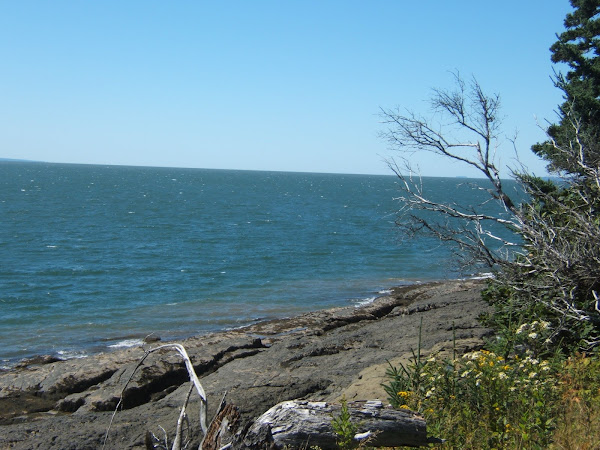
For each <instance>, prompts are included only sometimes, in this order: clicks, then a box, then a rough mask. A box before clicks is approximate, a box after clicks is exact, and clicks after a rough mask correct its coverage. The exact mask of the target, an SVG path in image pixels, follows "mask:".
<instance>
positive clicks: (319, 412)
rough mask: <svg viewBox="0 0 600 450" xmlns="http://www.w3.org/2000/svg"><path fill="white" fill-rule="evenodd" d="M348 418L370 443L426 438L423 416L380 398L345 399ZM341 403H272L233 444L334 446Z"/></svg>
mask: <svg viewBox="0 0 600 450" xmlns="http://www.w3.org/2000/svg"><path fill="white" fill-rule="evenodd" d="M347 406H348V412H349V413H350V421H351V422H352V423H353V424H355V426H356V429H357V434H356V436H355V439H356V440H357V441H359V442H364V443H368V445H369V446H384V447H399V446H412V447H420V446H425V445H427V444H429V443H431V442H439V440H437V439H428V438H427V430H426V424H425V419H424V418H423V417H422V416H420V415H419V414H417V413H415V412H413V411H408V410H395V409H392V408H391V407H390V406H387V407H386V406H384V405H383V404H382V403H381V402H380V401H378V400H377V401H366V402H348V405H347ZM340 411H341V405H336V404H330V403H325V402H309V401H302V400H294V401H286V402H283V403H279V404H278V405H275V406H274V407H273V408H271V409H270V410H268V411H267V412H266V413H264V414H263V415H262V416H260V417H259V418H258V419H257V420H256V421H255V422H254V423H253V424H252V425H251V427H250V428H249V430H248V432H247V433H246V435H245V436H244V439H243V444H242V443H240V444H238V445H234V446H233V447H232V448H276V449H281V448H284V447H287V448H309V447H310V446H318V447H320V448H322V449H329V448H331V449H333V448H337V446H336V441H337V439H338V436H337V435H336V434H335V432H334V430H333V427H332V424H331V422H332V419H333V418H334V417H338V416H339V415H340Z"/></svg>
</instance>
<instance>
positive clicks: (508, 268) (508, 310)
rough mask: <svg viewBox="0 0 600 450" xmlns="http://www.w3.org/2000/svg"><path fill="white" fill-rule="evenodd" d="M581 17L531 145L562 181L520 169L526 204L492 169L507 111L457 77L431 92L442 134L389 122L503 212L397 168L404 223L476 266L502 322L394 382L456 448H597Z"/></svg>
mask: <svg viewBox="0 0 600 450" xmlns="http://www.w3.org/2000/svg"><path fill="white" fill-rule="evenodd" d="M571 5H572V6H573V8H574V11H573V12H572V13H570V14H568V15H567V17H566V19H565V27H566V31H565V32H563V33H562V34H560V35H558V41H557V42H556V43H555V44H554V45H553V46H552V47H551V52H552V60H553V61H554V62H556V63H564V64H566V67H568V70H567V72H566V73H564V74H562V73H558V74H556V77H555V83H556V86H557V87H558V88H559V89H561V90H562V92H563V93H564V99H565V101H564V103H563V104H562V105H560V106H559V110H558V121H557V123H556V124H552V125H550V126H549V127H548V130H547V140H546V141H545V142H542V143H539V144H536V145H534V146H533V147H532V150H533V151H534V152H535V153H536V154H537V155H539V156H540V157H541V158H543V159H544V160H545V161H546V162H547V163H548V169H549V171H550V172H551V173H553V174H554V175H556V176H557V177H559V181H557V182H554V181H549V180H545V179H540V178H538V177H535V176H533V175H531V174H529V173H527V171H526V170H525V169H523V168H519V169H514V170H513V171H512V175H513V177H514V179H515V180H517V181H518V182H519V183H520V186H521V187H522V189H523V191H524V192H525V193H526V194H527V195H526V200H525V201H517V199H515V197H514V195H513V193H511V192H507V190H506V188H505V186H504V184H503V182H502V181H503V180H502V179H501V177H500V170H499V167H498V165H497V162H496V160H495V152H496V150H497V149H498V148H500V142H499V138H498V136H499V134H500V133H499V125H500V124H499V120H498V117H499V108H500V99H499V97H498V96H497V95H491V96H490V95H487V94H485V93H484V91H483V89H482V88H481V86H480V85H479V83H478V82H477V81H476V80H472V81H471V82H470V83H466V82H465V81H464V80H463V79H462V78H461V77H460V76H459V75H458V74H456V75H455V77H456V89H455V90H453V91H443V90H435V91H434V95H433V98H432V102H431V105H432V110H433V112H434V115H433V116H432V117H434V118H437V119H438V121H435V122H434V121H433V120H432V119H425V118H423V117H421V116H419V115H417V114H415V113H412V112H409V113H407V114H405V113H401V112H399V111H398V110H382V115H383V117H384V122H385V123H386V124H388V126H389V128H388V130H387V131H386V132H385V133H384V137H385V138H386V139H388V141H389V142H390V143H391V145H392V146H393V147H395V148H397V149H398V150H400V151H415V150H417V151H430V152H434V153H436V154H438V155H442V156H444V157H446V158H450V159H451V160H454V161H458V162H461V163H463V164H466V165H468V166H470V167H475V168H476V169H477V170H479V171H480V173H481V174H482V175H483V176H484V177H485V178H486V179H487V180H488V182H489V186H488V188H487V194H488V198H487V201H486V204H489V203H490V202H492V203H495V204H496V205H497V206H499V209H497V210H499V211H501V212H500V213H494V214H490V213H489V209H486V207H485V205H484V204H482V205H480V206H479V207H472V206H470V205H457V204H453V203H440V202H436V201H434V200H432V199H430V198H428V197H427V195H426V193H425V190H424V189H423V186H422V184H421V182H420V180H419V179H418V178H417V177H415V176H414V174H413V173H412V170H411V167H410V165H409V164H408V163H407V162H406V161H404V163H403V164H398V163H397V162H392V163H391V164H390V166H391V168H392V169H393V170H394V172H395V173H396V174H397V175H398V177H399V179H400V180H401V186H402V187H403V193H402V195H401V198H400V200H402V202H403V205H404V207H403V209H402V210H401V212H400V215H399V218H398V224H399V225H400V226H401V227H402V228H403V229H404V230H406V231H407V232H408V233H423V232H425V233H429V234H431V235H434V236H435V237H437V238H438V239H441V240H442V241H444V242H448V243H451V244H453V245H454V246H455V248H456V249H457V254H459V255H461V256H462V257H463V262H464V264H465V267H467V266H468V267H474V266H475V267H486V268H488V269H491V270H492V271H493V273H494V277H493V278H492V279H491V280H490V282H489V286H488V288H487V289H486V290H485V292H484V298H485V299H486V300H488V301H489V303H490V304H491V305H493V312H492V313H491V314H489V315H488V316H486V317H484V318H482V319H483V320H484V321H485V323H486V324H488V325H490V326H491V327H493V328H494V329H495V331H496V334H495V338H494V340H492V341H490V342H488V343H487V345H486V346H485V347H484V348H483V349H481V350H480V351H477V352H471V353H468V354H466V355H462V356H457V355H454V356H453V357H452V358H449V359H447V360H439V359H437V358H436V357H435V356H433V357H430V358H427V359H425V358H424V357H422V355H421V351H420V349H419V350H418V352H416V353H415V354H414V355H413V358H412V361H411V362H410V363H409V364H407V365H406V366H400V367H398V368H396V367H390V369H389V370H388V373H387V376H388V382H387V383H386V384H385V386H384V387H385V388H386V391H387V393H388V395H389V398H390V401H391V402H392V404H394V405H395V406H396V407H398V408H409V409H414V410H417V411H419V412H421V413H422V414H424V415H425V417H426V419H427V422H428V430H429V432H430V434H432V435H435V436H438V437H441V438H444V439H446V444H444V445H445V446H448V447H451V448H486V449H488V448H489V449H491V448H527V449H529V448H569V449H571V448H572V449H574V448H598V447H597V445H598V442H600V431H599V430H600V427H599V425H600V357H599V356H598V351H599V347H600V296H599V295H600V294H599V292H600V146H599V142H600V141H599V138H600V37H599V36H600V1H599V0H571ZM475 188H480V187H475ZM506 232H510V233H512V238H511V237H510V233H508V234H507V233H506ZM507 236H509V237H507Z"/></svg>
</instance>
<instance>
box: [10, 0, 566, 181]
mask: <svg viewBox="0 0 600 450" xmlns="http://www.w3.org/2000/svg"><path fill="white" fill-rule="evenodd" d="M570 11H571V7H570V4H569V2H568V0H527V1H523V0H505V1H502V2H499V1H495V2H487V1H481V0H454V1H448V0H429V1H427V2H415V1H410V2H409V1H404V0H396V1H391V0H373V1H365V0H363V1H355V0H305V1H299V0H297V1H292V0H290V1H268V0H265V1H263V0H256V1H241V0H240V1H233V0H229V1H228V0H225V1H212V2H206V1H198V0H197V1H185V0H181V1H177V2H166V1H153V0H144V1H136V0H130V1H125V2H123V1H120V0H119V1H113V0H103V1H98V2H88V1H85V2H84V1H69V0H64V1H44V0H38V1H29V0H24V1H3V2H0V61H1V66H0V67H1V70H0V158H13V159H28V160H41V161H48V162H64V163H86V164H116V165H142V166H165V167H197V168H219V169H244V170H277V171H300V172H332V173H365V174H390V173H391V171H390V169H389V167H388V165H387V163H386V160H388V159H389V158H390V157H394V156H395V155H396V156H399V153H398V152H396V151H394V150H393V149H390V148H389V145H388V143H387V142H386V141H385V140H383V139H382V138H381V136H380V134H381V132H383V131H385V126H384V124H382V118H381V115H380V110H381V108H385V109H388V108H396V107H397V108H400V109H401V110H403V111H404V110H405V109H408V110H413V111H415V112H418V113H424V114H427V111H428V102H427V99H429V98H430V97H431V94H432V89H433V88H441V89H448V88H451V87H452V85H453V76H452V72H456V71H458V72H460V74H461V75H462V76H463V77H464V78H465V79H467V80H468V79H470V78H471V77H475V78H476V79H477V80H478V82H479V83H480V84H481V86H482V88H483V89H484V90H485V91H486V92H488V93H498V94H499V95H500V97H501V101H502V115H503V130H504V134H503V136H504V135H506V136H512V135H514V134H515V131H517V132H518V140H517V149H518V158H519V161H520V163H522V164H524V165H525V166H526V167H527V168H528V169H529V170H530V171H531V172H533V173H535V174H537V175H544V174H545V169H544V167H545V164H544V162H543V161H540V160H538V159H537V158H536V157H535V156H534V155H533V154H532V153H531V151H530V147H531V145H532V144H533V143H535V142H538V141H541V140H543V139H544V134H543V130H542V129H541V128H540V126H541V127H543V126H544V125H545V124H546V122H547V121H554V120H555V118H556V114H555V110H556V108H557V106H558V105H559V104H560V103H562V96H561V92H560V91H559V90H558V89H556V88H555V87H554V85H553V83H552V79H551V77H552V74H553V65H552V63H551V61H550V51H549V47H550V45H552V43H553V42H554V41H555V40H556V34H557V33H560V32H562V31H563V30H564V26H563V21H564V17H565V15H566V13H568V12H570ZM502 142H503V144H502V146H501V147H500V148H499V150H498V155H499V157H500V165H501V167H504V166H506V165H508V166H514V164H515V152H514V148H513V146H512V144H510V142H509V141H508V140H503V141H502ZM410 159H411V163H412V164H413V166H414V167H415V168H416V169H418V170H419V171H420V172H421V174H422V175H430V176H473V175H475V173H474V172H473V171H470V170H469V169H467V168H464V167H463V166H460V165H458V164H450V163H448V162H447V161H445V160H441V159H437V158H433V155H431V154H416V155H411V156H410Z"/></svg>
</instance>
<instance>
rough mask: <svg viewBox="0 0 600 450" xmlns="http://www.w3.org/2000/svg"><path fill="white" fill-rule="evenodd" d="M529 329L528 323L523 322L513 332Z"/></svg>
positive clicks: (518, 332) (519, 332) (517, 332)
mask: <svg viewBox="0 0 600 450" xmlns="http://www.w3.org/2000/svg"><path fill="white" fill-rule="evenodd" d="M528 329H529V324H528V323H524V324H523V325H521V326H520V327H519V328H517V331H516V333H515V334H521V333H523V332H524V331H527V330H528Z"/></svg>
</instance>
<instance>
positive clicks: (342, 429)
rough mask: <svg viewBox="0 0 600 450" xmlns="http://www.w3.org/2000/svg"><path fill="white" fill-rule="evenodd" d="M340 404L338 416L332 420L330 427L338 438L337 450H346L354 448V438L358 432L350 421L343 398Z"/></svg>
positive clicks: (346, 404)
mask: <svg viewBox="0 0 600 450" xmlns="http://www.w3.org/2000/svg"><path fill="white" fill-rule="evenodd" d="M341 404H342V408H341V410H340V415H339V416H337V417H333V418H332V420H331V426H332V427H333V431H334V432H335V434H336V435H337V436H338V441H337V442H338V446H339V448H340V449H341V450H347V449H351V448H355V447H356V444H355V440H354V436H355V435H356V432H357V431H358V427H357V426H356V424H354V423H352V421H351V420H350V412H349V410H348V402H347V401H346V398H345V397H343V398H342V401H341Z"/></svg>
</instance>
